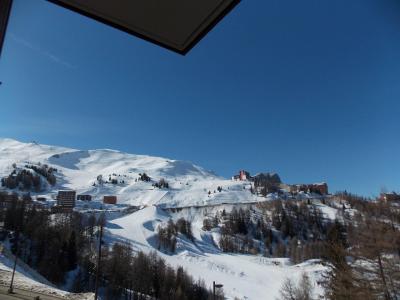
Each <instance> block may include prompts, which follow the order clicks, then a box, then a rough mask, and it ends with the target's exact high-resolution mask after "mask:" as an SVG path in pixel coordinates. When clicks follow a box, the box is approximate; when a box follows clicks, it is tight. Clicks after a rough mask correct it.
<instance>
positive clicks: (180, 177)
mask: <svg viewBox="0 0 400 300" xmlns="http://www.w3.org/2000/svg"><path fill="white" fill-rule="evenodd" d="M39 163H40V164H48V165H50V166H51V167H53V168H57V170H58V171H57V173H56V178H57V183H56V185H55V186H50V185H48V186H47V190H45V191H41V192H40V193H33V192H32V193H31V195H33V196H37V195H41V196H43V195H44V196H46V197H47V198H53V199H55V196H56V194H57V192H58V190H63V189H72V190H75V191H77V194H90V195H92V197H93V198H94V200H93V201H92V202H89V203H85V204H83V203H80V201H78V209H80V208H79V207H81V208H82V207H83V206H85V209H86V210H95V209H96V210H97V209H100V208H101V207H102V198H103V196H105V195H116V196H117V197H118V204H117V205H114V206H109V205H106V207H107V208H110V209H109V210H108V212H107V217H108V223H107V226H106V235H105V238H106V239H107V240H108V242H110V243H113V242H118V241H119V242H121V241H122V242H129V243H130V244H131V245H132V247H133V249H134V250H136V251H144V252H146V253H149V252H151V251H157V250H158V241H157V238H156V232H157V227H158V226H160V225H163V224H164V225H165V224H166V223H167V222H168V220H169V219H173V220H175V221H176V220H177V219H179V218H180V217H183V218H185V219H186V220H189V221H191V223H192V230H193V236H194V239H195V240H194V242H192V241H189V240H188V239H186V238H185V237H184V236H181V235H179V237H178V241H177V251H176V253H174V254H171V253H169V254H166V253H163V252H160V251H158V254H159V255H160V256H162V257H163V258H164V259H165V260H166V261H167V263H169V264H170V265H172V266H175V267H177V266H183V267H184V268H185V269H186V270H187V271H188V272H189V274H191V275H192V276H193V277H194V278H196V279H197V278H198V279H203V280H205V282H206V283H207V285H208V286H211V284H212V282H213V281H216V282H218V283H222V284H223V285H224V291H225V294H226V295H227V297H228V298H229V299H235V297H237V298H239V299H249V300H250V299H251V300H261V299H262V300H275V299H276V298H277V297H278V296H279V289H280V287H281V285H282V283H283V281H284V280H285V278H286V277H290V278H293V279H294V280H297V279H299V278H300V276H301V274H302V273H303V272H306V273H307V274H309V275H310V277H311V279H312V280H313V282H314V284H315V286H314V290H315V293H316V295H319V294H321V293H322V288H321V287H320V286H318V285H317V284H316V282H317V281H319V279H320V277H321V273H322V272H323V271H324V267H323V266H322V265H321V264H319V263H318V262H317V261H309V262H305V263H303V264H301V265H296V266H293V265H290V264H289V262H288V260H287V259H272V258H265V257H262V256H256V255H238V254H235V255H233V254H226V253H222V252H221V251H220V250H219V249H218V247H216V244H217V243H218V240H219V233H218V232H217V231H212V232H205V231H203V230H202V226H203V219H204V217H205V216H207V215H213V214H215V212H216V211H218V210H222V209H225V210H226V211H229V210H231V209H232V207H234V206H236V207H238V206H246V205H247V206H248V205H251V204H252V203H256V202H258V201H266V200H268V199H266V198H261V197H258V196H256V195H253V194H252V193H251V192H250V183H249V182H240V181H232V180H228V179H224V178H222V177H219V176H217V175H215V174H214V173H212V172H209V171H206V170H204V169H203V168H201V167H199V166H196V165H194V164H192V163H190V162H186V161H178V160H171V159H167V158H161V157H151V156H145V155H134V154H128V153H123V152H119V151H115V150H109V149H100V150H77V149H70V148H64V147H55V146H48V145H40V144H37V143H34V142H33V143H21V142H18V141H15V140H12V139H0V177H4V176H7V175H9V174H10V173H11V172H12V171H13V169H14V166H13V164H16V167H17V168H24V166H25V165H26V164H37V165H38V164H39ZM143 173H146V174H147V175H148V176H150V177H151V178H152V181H151V182H143V181H140V180H138V178H139V174H143ZM99 175H101V176H102V178H103V181H110V180H116V181H117V184H112V183H103V184H101V183H99V181H98V180H97V178H98V177H99ZM161 178H163V179H165V180H166V181H167V182H168V183H169V188H168V189H167V188H162V189H159V188H156V187H154V186H153V184H154V183H156V182H158V181H159V180H160V179H161ZM218 187H222V190H221V191H220V192H219V191H218ZM271 197H273V195H272V196H271ZM129 205H131V206H138V207H141V208H142V209H140V210H138V211H136V212H133V213H130V214H128V215H124V214H123V213H122V211H121V212H120V211H118V208H119V207H126V206H129ZM173 208H181V209H180V210H179V212H176V211H177V210H175V213H173V212H172V211H174V210H173ZM113 209H114V210H113ZM321 210H323V213H324V214H325V215H327V216H328V217H329V218H334V216H335V213H336V209H332V208H327V207H325V206H321Z"/></svg>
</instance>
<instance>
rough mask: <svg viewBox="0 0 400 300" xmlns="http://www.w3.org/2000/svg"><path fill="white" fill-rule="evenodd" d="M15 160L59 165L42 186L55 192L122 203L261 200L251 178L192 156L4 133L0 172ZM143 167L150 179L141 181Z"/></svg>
mask: <svg viewBox="0 0 400 300" xmlns="http://www.w3.org/2000/svg"><path fill="white" fill-rule="evenodd" d="M14 163H15V164H17V166H18V167H21V168H22V167H23V166H24V165H26V164H39V163H41V164H48V165H49V166H51V167H54V168H57V170H58V172H57V173H56V177H57V184H56V185H55V186H54V187H51V186H49V187H48V190H47V191H44V192H45V194H47V195H50V196H52V197H53V198H54V197H55V195H56V193H57V191H58V190H61V189H72V190H76V191H77V194H91V195H92V196H93V197H94V199H95V201H102V198H103V196H105V195H116V196H117V197H118V203H119V204H126V205H136V206H141V205H163V206H166V207H185V206H202V205H210V204H216V203H217V204H218V203H219V204H221V203H238V202H256V201H258V200H260V198H259V197H257V196H255V195H252V194H251V193H250V192H249V189H250V186H249V184H248V183H247V184H246V183H243V182H234V181H231V180H227V179H224V178H222V177H219V176H217V175H215V174H214V173H212V172H209V171H206V170H204V169H203V168H201V167H199V166H196V165H194V164H192V163H190V162H186V161H179V160H171V159H167V158H161V157H151V156H146V155H134V154H128V153H123V152H120V151H115V150H109V149H100V150H84V151H82V150H76V149H69V148H64V147H55V146H47V145H41V144H37V143H34V142H33V143H21V142H18V141H15V140H12V139H0V177H4V176H7V175H9V174H10V173H11V172H12V170H13V166H12V165H13V164H14ZM142 173H146V174H147V175H149V176H150V177H151V178H152V181H151V182H142V181H138V180H137V179H138V177H139V174H142ZM99 175H102V177H103V179H104V181H109V179H114V180H116V181H117V182H118V184H111V183H104V184H101V185H100V184H98V182H97V177H98V176H99ZM162 178H163V179H165V180H166V181H167V182H168V183H169V189H158V188H155V187H153V186H152V185H153V184H154V183H156V182H158V181H159V180H160V179H162ZM94 184H95V185H94ZM218 186H221V187H222V191H221V192H218V191H217V188H218ZM214 191H215V193H214ZM209 192H210V194H209ZM39 194H43V192H42V193H39ZM32 195H35V193H32ZM263 200H265V199H263Z"/></svg>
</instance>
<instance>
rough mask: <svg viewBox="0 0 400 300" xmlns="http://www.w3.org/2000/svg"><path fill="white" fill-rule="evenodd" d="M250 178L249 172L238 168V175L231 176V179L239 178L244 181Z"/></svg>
mask: <svg viewBox="0 0 400 300" xmlns="http://www.w3.org/2000/svg"><path fill="white" fill-rule="evenodd" d="M250 179H251V176H250V173H249V172H247V171H245V170H240V171H239V174H238V175H234V176H233V177H232V180H239V181H245V180H250Z"/></svg>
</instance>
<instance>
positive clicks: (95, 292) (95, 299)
mask: <svg viewBox="0 0 400 300" xmlns="http://www.w3.org/2000/svg"><path fill="white" fill-rule="evenodd" d="M102 237H103V224H101V225H100V238H99V253H98V257H97V270H96V285H95V291H94V300H97V296H98V291H99V276H100V263H101V239H102Z"/></svg>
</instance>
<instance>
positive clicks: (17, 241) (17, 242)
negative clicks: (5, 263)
mask: <svg viewBox="0 0 400 300" xmlns="http://www.w3.org/2000/svg"><path fill="white" fill-rule="evenodd" d="M15 243H16V245H17V246H16V248H17V249H16V251H15V259H14V266H13V271H12V276H11V283H10V287H9V288H8V293H9V294H12V293H13V292H14V289H13V285H14V276H15V269H16V268H17V261H18V251H19V247H18V244H19V232H17V236H16V237H15Z"/></svg>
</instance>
